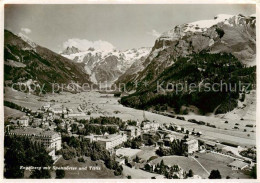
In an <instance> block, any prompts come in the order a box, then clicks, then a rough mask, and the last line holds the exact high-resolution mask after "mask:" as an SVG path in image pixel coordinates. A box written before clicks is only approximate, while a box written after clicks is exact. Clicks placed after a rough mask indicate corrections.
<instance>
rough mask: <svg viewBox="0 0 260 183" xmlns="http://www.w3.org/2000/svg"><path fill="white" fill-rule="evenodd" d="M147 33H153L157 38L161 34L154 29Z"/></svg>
mask: <svg viewBox="0 0 260 183" xmlns="http://www.w3.org/2000/svg"><path fill="white" fill-rule="evenodd" d="M147 34H149V35H151V36H153V37H156V38H158V37H160V35H161V34H160V33H159V32H157V31H156V30H154V29H153V30H152V31H151V32H147Z"/></svg>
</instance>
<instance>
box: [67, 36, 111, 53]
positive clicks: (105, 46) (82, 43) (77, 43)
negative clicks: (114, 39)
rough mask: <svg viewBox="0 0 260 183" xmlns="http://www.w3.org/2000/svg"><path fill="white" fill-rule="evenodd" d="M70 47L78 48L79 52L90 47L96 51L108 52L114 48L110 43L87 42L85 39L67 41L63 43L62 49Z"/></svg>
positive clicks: (100, 41)
mask: <svg viewBox="0 0 260 183" xmlns="http://www.w3.org/2000/svg"><path fill="white" fill-rule="evenodd" d="M72 46H74V47H76V48H78V49H79V50H81V51H86V50H88V49H89V48H90V47H92V48H94V49H97V50H109V51H110V50H113V49H114V48H115V47H114V46H113V45H112V44H111V43H109V42H107V41H102V40H98V41H89V40H87V39H78V38H72V39H68V40H67V41H65V42H64V43H63V48H64V49H65V48H67V47H72Z"/></svg>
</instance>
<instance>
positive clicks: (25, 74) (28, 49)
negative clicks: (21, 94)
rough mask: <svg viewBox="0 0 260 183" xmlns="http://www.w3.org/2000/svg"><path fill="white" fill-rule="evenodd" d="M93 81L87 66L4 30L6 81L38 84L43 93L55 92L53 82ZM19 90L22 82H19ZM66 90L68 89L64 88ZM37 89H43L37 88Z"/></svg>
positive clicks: (22, 36)
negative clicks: (87, 71) (86, 70)
mask: <svg viewBox="0 0 260 183" xmlns="http://www.w3.org/2000/svg"><path fill="white" fill-rule="evenodd" d="M75 82H79V83H81V84H82V83H91V82H90V79H89V75H88V74H86V73H85V71H84V69H83V66H82V65H81V64H79V63H73V62H71V60H69V59H67V58H64V57H62V56H61V55H59V54H57V53H54V52H52V51H51V50H49V49H47V48H44V47H41V46H39V45H37V44H35V43H34V42H32V41H31V40H29V38H28V37H26V36H24V35H22V34H19V35H15V34H13V33H12V32H10V31H8V30H5V32H4V83H5V86H12V84H13V83H16V84H22V83H25V84H26V85H27V86H29V85H31V84H36V85H37V86H39V87H41V89H43V92H51V91H52V83H57V84H69V83H75ZM15 86H16V87H17V89H18V88H19V87H18V85H15ZM64 90H66V88H64ZM36 91H37V92H39V91H40V88H37V90H36Z"/></svg>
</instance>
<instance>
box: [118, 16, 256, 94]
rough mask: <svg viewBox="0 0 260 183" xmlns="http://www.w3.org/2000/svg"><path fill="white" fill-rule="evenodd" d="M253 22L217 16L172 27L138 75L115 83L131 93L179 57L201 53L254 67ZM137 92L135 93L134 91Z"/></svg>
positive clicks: (159, 39) (247, 18)
mask: <svg viewBox="0 0 260 183" xmlns="http://www.w3.org/2000/svg"><path fill="white" fill-rule="evenodd" d="M255 23H256V18H255V15H251V16H248V17H245V16H243V15H241V14H239V15H235V16H234V15H223V14H220V15H217V16H215V17H214V19H212V20H201V21H197V22H192V23H186V24H182V25H178V26H175V27H174V28H173V29H171V30H169V31H166V32H164V33H163V34H162V35H161V36H160V37H159V38H158V39H157V40H156V41H155V44H154V46H153V48H152V51H151V53H150V54H149V55H148V56H147V58H146V60H145V61H143V64H144V65H145V67H144V69H142V71H139V72H138V73H135V74H134V75H133V74H127V75H125V76H124V78H129V80H125V79H122V80H119V81H117V82H118V83H119V82H126V84H127V86H128V88H127V89H128V90H135V88H134V83H135V82H144V81H146V82H149V83H150V82H152V81H154V80H155V79H156V78H157V77H158V76H159V75H160V74H161V73H162V72H163V71H164V70H165V69H166V68H168V67H170V66H171V65H172V64H173V63H174V61H175V60H176V59H177V58H179V57H186V56H188V55H191V54H194V53H200V52H201V51H207V52H208V53H232V55H234V56H235V57H236V58H237V59H238V60H239V61H240V62H241V63H242V64H244V65H246V66H254V65H256V26H255ZM137 90H138V89H137Z"/></svg>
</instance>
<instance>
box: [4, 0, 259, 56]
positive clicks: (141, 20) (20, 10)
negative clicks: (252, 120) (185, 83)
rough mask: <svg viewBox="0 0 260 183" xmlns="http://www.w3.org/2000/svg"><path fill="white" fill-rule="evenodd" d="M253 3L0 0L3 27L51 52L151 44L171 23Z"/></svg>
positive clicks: (248, 8)
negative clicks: (20, 1) (15, 0)
mask: <svg viewBox="0 0 260 183" xmlns="http://www.w3.org/2000/svg"><path fill="white" fill-rule="evenodd" d="M255 12H256V9H255V5H241V4H240V5H234V4H233V5H227V4H226V5H220V4H218V5H216V4H215V5H176V4H175V5H174V4H171V5H169V4H168V5H129V4H128V5H127V4H125V5H105V4H104V5H90V4H85V5H11V4H9V5H5V29H7V30H9V31H11V32H13V33H15V34H18V33H20V32H21V33H23V34H24V35H26V36H27V37H29V38H30V39H31V40H33V41H34V42H35V43H37V44H39V45H41V46H44V47H47V48H49V49H51V50H53V51H55V52H60V51H62V50H64V49H65V48H66V47H67V46H75V45H76V46H78V48H79V49H81V50H82V49H86V48H88V47H95V48H100V49H113V48H117V49H119V50H126V49H131V48H139V47H152V46H153V45H154V42H155V40H156V38H158V37H159V36H160V34H161V33H163V32H165V31H167V30H170V29H172V28H174V27H175V26H176V25H179V24H183V23H189V22H194V21H198V20H207V19H213V17H214V16H216V15H218V14H231V15H237V14H243V15H251V14H255Z"/></svg>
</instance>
